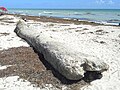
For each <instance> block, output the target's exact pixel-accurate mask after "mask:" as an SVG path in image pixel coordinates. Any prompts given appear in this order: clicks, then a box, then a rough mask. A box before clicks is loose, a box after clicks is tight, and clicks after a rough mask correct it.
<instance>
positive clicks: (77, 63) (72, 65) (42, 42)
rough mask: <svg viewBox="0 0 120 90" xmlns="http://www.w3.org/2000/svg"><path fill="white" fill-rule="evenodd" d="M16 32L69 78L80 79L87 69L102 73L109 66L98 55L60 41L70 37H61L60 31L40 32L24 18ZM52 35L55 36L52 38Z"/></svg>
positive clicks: (18, 24)
mask: <svg viewBox="0 0 120 90" xmlns="http://www.w3.org/2000/svg"><path fill="white" fill-rule="evenodd" d="M14 32H15V33H16V34H17V35H18V36H19V37H21V38H23V39H25V40H26V41H27V42H28V43H29V44H31V45H32V46H33V47H34V48H35V50H37V51H38V53H42V54H43V56H44V58H45V60H47V61H48V62H49V63H50V64H51V65H52V66H53V67H54V68H55V69H56V70H57V71H58V72H59V73H61V74H62V75H63V76H64V77H66V78H67V79H70V80H79V79H81V78H83V77H84V74H85V73H86V72H87V71H91V72H92V71H94V72H96V71H97V72H98V71H99V72H100V73H102V72H104V71H106V70H108V68H109V66H108V65H107V64H106V63H105V62H104V61H103V60H100V59H99V58H98V57H96V56H91V55H87V54H84V53H82V52H80V51H79V50H77V49H75V50H74V49H73V48H74V47H72V46H70V45H71V44H70V43H68V42H69V41H68V42H63V41H60V40H62V39H68V40H70V39H69V37H68V38H64V37H62V38H61V37H60V35H59V34H61V33H59V32H56V33H57V35H56V33H53V32H49V31H48V32H44V31H43V32H42V33H40V32H41V31H40V30H37V29H34V28H32V27H29V26H28V25H27V24H26V23H25V22H24V21H23V20H21V21H19V22H18V23H17V26H16V28H15V30H14ZM38 35H39V36H38ZM51 35H52V36H53V38H50V36H51ZM63 36H64V35H63ZM73 38H74V37H73ZM68 44H69V45H68ZM79 46H80V45H79ZM71 47H72V48H71Z"/></svg>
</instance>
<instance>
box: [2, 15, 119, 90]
mask: <svg viewBox="0 0 120 90" xmlns="http://www.w3.org/2000/svg"><path fill="white" fill-rule="evenodd" d="M21 18H22V19H26V23H27V24H28V25H30V26H33V27H35V28H38V30H39V29H40V30H44V32H46V33H47V32H49V31H50V32H56V34H58V38H62V37H60V36H59V33H62V34H63V35H66V37H67V36H69V38H70V39H71V40H73V39H74V38H73V37H74V36H75V37H76V38H77V39H76V38H75V39H74V41H75V42H74V43H76V44H77V41H80V42H81V43H82V45H80V46H79V48H80V50H81V52H83V53H86V54H90V55H94V56H97V57H99V58H100V59H102V60H103V61H104V62H105V63H107V64H108V65H109V70H107V71H105V72H103V73H102V74H103V77H102V78H101V79H97V80H93V81H92V82H89V83H88V82H86V81H85V80H84V79H81V80H78V81H71V80H68V79H66V78H65V77H63V76H62V75H61V74H60V73H58V72H57V71H56V70H54V68H53V67H52V66H51V65H50V64H49V63H48V62H47V61H46V60H45V59H44V57H43V56H42V54H38V53H37V52H36V51H35V50H34V49H33V47H31V46H30V45H29V44H28V43H27V42H26V41H25V40H23V39H21V38H20V37H18V36H17V35H16V33H15V32H14V29H15V28H16V24H17V22H18V21H19V20H20V19H21ZM62 34H61V35H62ZM70 36H71V37H70ZM72 36H73V37H72ZM64 41H66V42H67V40H64ZM68 41H70V40H68ZM69 43H70V42H69ZM70 45H72V44H70ZM68 46H69V45H68ZM71 47H72V46H71ZM74 47H75V46H74ZM74 50H75V48H74ZM119 52H120V27H119V26H109V25H100V24H95V23H91V22H86V21H78V20H67V19H60V18H53V17H44V16H41V17H37V16H36V17H35V16H22V15H3V16H0V89H4V90H22V89H25V90H113V89H114V90H119V88H120V68H119V65H120V60H119V59H120V53H119Z"/></svg>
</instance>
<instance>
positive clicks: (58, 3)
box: [0, 0, 120, 9]
mask: <svg viewBox="0 0 120 90" xmlns="http://www.w3.org/2000/svg"><path fill="white" fill-rule="evenodd" d="M0 1H1V2H0V6H4V7H7V8H41V9H120V0H0Z"/></svg>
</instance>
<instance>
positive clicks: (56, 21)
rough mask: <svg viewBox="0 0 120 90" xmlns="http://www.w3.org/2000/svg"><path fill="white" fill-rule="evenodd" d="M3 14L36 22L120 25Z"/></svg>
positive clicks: (74, 19)
mask: <svg viewBox="0 0 120 90" xmlns="http://www.w3.org/2000/svg"><path fill="white" fill-rule="evenodd" d="M5 15H13V16H17V17H22V18H24V19H26V20H34V21H38V22H52V23H64V24H65V23H66V24H76V25H80V24H83V25H93V26H98V25H101V26H116V27H119V26H120V25H119V24H118V25H113V24H109V23H105V22H104V23H100V22H94V21H87V20H79V19H77V18H60V17H52V16H50V17H49V16H32V15H21V14H7V13H5Z"/></svg>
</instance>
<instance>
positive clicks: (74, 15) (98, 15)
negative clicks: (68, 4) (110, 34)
mask: <svg viewBox="0 0 120 90" xmlns="http://www.w3.org/2000/svg"><path fill="white" fill-rule="evenodd" d="M8 10H9V13H12V14H16V13H17V14H22V15H33V16H48V17H58V18H68V19H79V20H87V21H93V22H99V23H101V22H103V23H111V24H118V23H120V9H8Z"/></svg>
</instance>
